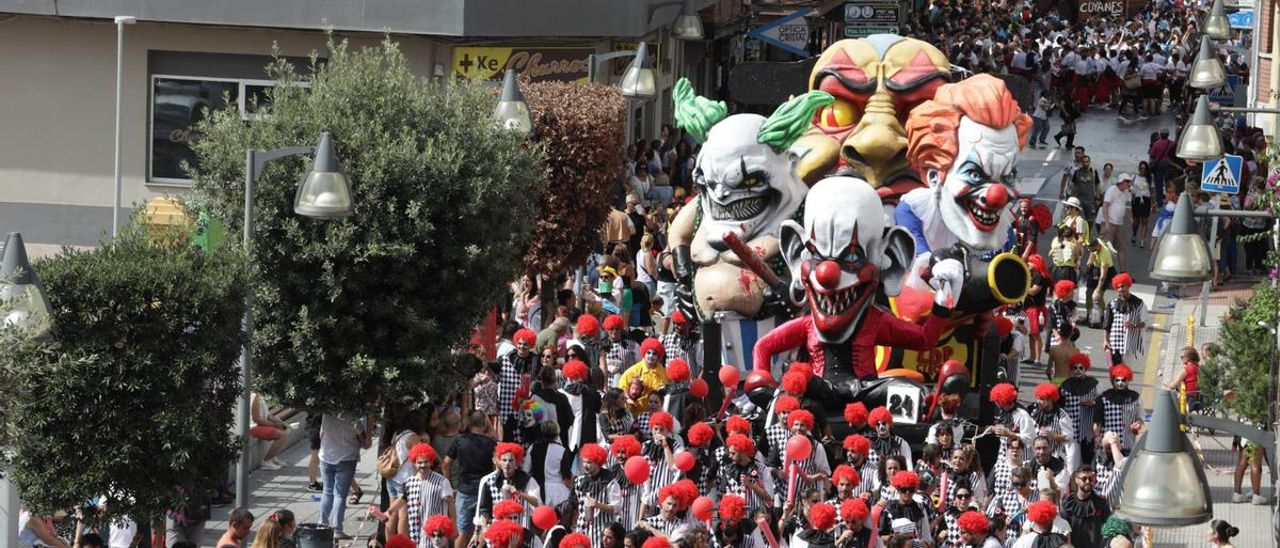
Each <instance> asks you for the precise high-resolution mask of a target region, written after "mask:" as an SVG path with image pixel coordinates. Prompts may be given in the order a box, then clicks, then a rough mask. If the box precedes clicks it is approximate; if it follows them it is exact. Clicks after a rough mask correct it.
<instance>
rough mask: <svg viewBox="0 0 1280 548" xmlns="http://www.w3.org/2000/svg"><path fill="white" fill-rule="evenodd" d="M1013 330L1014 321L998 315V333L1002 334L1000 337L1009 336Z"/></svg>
mask: <svg viewBox="0 0 1280 548" xmlns="http://www.w3.org/2000/svg"><path fill="white" fill-rule="evenodd" d="M1012 332H1013V321H1012V320H1010V319H1009V318H1006V317H1004V316H996V334H997V335H1000V338H1002V339H1003V338H1005V337H1007V336H1009V333H1012Z"/></svg>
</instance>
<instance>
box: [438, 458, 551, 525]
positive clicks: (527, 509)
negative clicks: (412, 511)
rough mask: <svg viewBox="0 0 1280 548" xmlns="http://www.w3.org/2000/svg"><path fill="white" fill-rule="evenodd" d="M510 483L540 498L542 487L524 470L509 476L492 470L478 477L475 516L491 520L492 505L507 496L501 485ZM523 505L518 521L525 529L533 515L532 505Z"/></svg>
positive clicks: (526, 503)
mask: <svg viewBox="0 0 1280 548" xmlns="http://www.w3.org/2000/svg"><path fill="white" fill-rule="evenodd" d="M508 483H510V484H511V485H512V486H514V487H515V489H516V490H517V491H521V492H524V493H526V494H528V495H531V496H533V497H534V498H536V499H539V500H541V499H542V488H541V487H540V486H539V485H538V482H537V481H535V480H534V479H533V478H532V477H530V476H529V474H528V473H526V472H525V471H524V470H519V469H517V470H516V473H515V474H513V475H512V476H511V477H510V478H508V477H506V476H504V475H502V471H501V470H494V471H493V472H490V473H489V474H488V475H486V476H484V477H482V478H480V486H479V488H478V490H477V491H476V494H477V495H479V498H478V499H476V517H480V516H483V517H484V518H485V519H486V520H489V521H492V520H493V505H494V504H495V503H497V502H498V501H500V500H503V499H505V498H508V497H507V494H506V493H504V492H503V487H506V485H507V484H508ZM521 504H523V505H524V513H523V514H521V516H520V523H521V524H522V525H524V527H525V528H526V529H528V528H529V524H530V523H531V522H530V520H531V519H532V517H533V509H534V506H531V505H530V504H529V502H528V501H521ZM428 515H429V514H428Z"/></svg>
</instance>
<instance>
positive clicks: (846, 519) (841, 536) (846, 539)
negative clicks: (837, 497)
mask: <svg viewBox="0 0 1280 548" xmlns="http://www.w3.org/2000/svg"><path fill="white" fill-rule="evenodd" d="M870 516H871V509H870V508H867V503H866V501H864V500H862V498H860V497H855V498H851V499H845V500H844V501H843V502H841V503H840V523H839V524H838V525H837V527H836V530H835V535H836V546H837V547H838V548H871V546H872V542H873V539H872V537H871V524H870V523H869V521H870Z"/></svg>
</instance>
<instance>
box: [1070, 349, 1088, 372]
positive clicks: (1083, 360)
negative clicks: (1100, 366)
mask: <svg viewBox="0 0 1280 548" xmlns="http://www.w3.org/2000/svg"><path fill="white" fill-rule="evenodd" d="M1067 365H1070V366H1071V367H1075V366H1077V365H1081V366H1084V370H1085V371H1088V370H1089V368H1090V367H1093V363H1092V362H1090V361H1089V353H1088V352H1080V353H1078V354H1075V355H1072V356H1071V357H1070V358H1067Z"/></svg>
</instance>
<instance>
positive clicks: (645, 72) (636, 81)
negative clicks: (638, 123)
mask: <svg viewBox="0 0 1280 548" xmlns="http://www.w3.org/2000/svg"><path fill="white" fill-rule="evenodd" d="M631 56H635V59H632V60H631V64H630V65H628V66H627V70H626V72H624V73H622V81H621V82H620V83H619V84H618V87H619V88H621V89H622V96H623V97H624V98H626V99H627V120H626V121H627V128H626V137H625V139H626V141H625V142H624V146H625V145H628V144H631V137H632V135H631V124H632V121H631V100H632V99H639V100H641V101H646V100H649V99H652V98H653V97H654V95H656V94H657V89H656V87H657V85H656V83H655V82H656V78H657V76H656V75H655V74H654V71H653V69H652V68H650V67H648V66H646V65H647V63H648V60H649V46H648V44H645V43H644V42H640V45H639V46H638V47H636V49H635V51H613V52H609V53H599V54H597V53H593V54H591V55H589V56H587V81H588V82H594V81H595V80H596V71H597V70H599V66H600V65H601V64H603V63H604V62H605V61H609V60H611V59H619V58H622V57H631Z"/></svg>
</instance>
